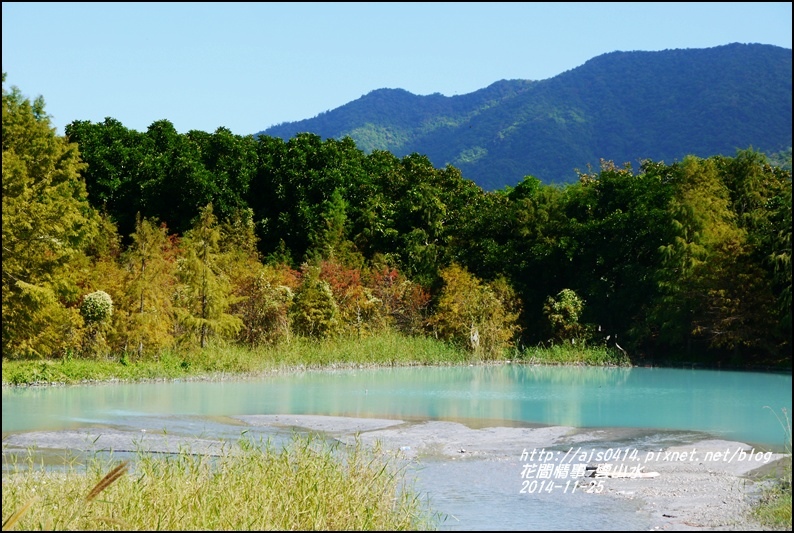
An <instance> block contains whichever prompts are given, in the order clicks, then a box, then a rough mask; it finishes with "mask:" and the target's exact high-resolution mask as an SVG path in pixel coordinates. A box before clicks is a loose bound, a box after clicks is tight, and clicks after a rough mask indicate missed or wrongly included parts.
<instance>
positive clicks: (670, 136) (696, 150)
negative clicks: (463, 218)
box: [257, 43, 792, 190]
mask: <svg viewBox="0 0 794 533" xmlns="http://www.w3.org/2000/svg"><path fill="white" fill-rule="evenodd" d="M791 67H792V65H791V49H788V48H781V47H777V46H772V45H764V44H739V43H734V44H728V45H724V46H717V47H714V48H704V49H677V50H663V51H658V52H643V51H633V52H611V53H608V54H603V55H601V56H598V57H595V58H593V59H590V60H589V61H587V62H586V63H584V64H583V65H581V66H579V67H577V68H574V69H571V70H568V71H566V72H563V73H562V74H559V75H557V76H555V77H553V78H549V79H547V80H541V81H529V80H502V81H498V82H496V83H494V84H492V85H490V86H488V87H486V88H484V89H480V90H479V91H475V92H473V93H470V94H465V95H460V96H443V95H441V94H438V93H436V94H431V95H427V96H418V95H415V94H412V93H410V92H408V91H405V90H402V89H378V90H375V91H372V92H370V93H368V94H366V95H364V96H362V97H361V98H359V99H358V100H354V101H352V102H350V103H347V104H345V105H343V106H341V107H339V108H336V109H333V110H331V111H326V112H325V113H321V114H319V115H317V116H316V117H314V118H311V119H306V120H300V121H297V122H286V123H282V124H278V125H275V126H272V127H270V128H268V129H266V130H263V131H261V132H259V133H258V134H257V135H260V134H261V135H268V136H272V137H280V138H282V139H285V140H287V139H290V138H292V137H293V136H295V134H297V133H300V132H310V133H314V134H317V135H319V136H320V137H322V138H323V139H327V138H336V139H341V138H343V137H345V136H349V137H351V138H352V139H353V140H354V141H355V142H356V145H357V146H358V147H359V148H361V149H362V150H364V151H365V152H367V153H369V152H371V151H373V150H388V151H390V152H392V153H393V154H394V155H396V156H399V157H402V156H404V155H407V154H410V153H413V152H418V153H421V154H425V155H427V156H428V157H429V159H430V160H431V161H432V162H433V164H434V165H435V166H437V167H443V166H445V165H446V164H451V165H453V166H455V167H457V168H459V169H460V170H461V172H462V173H463V176H464V177H466V178H468V179H471V180H473V181H474V182H476V183H477V184H478V185H480V186H481V187H482V188H483V189H486V190H494V189H501V188H503V187H504V186H506V185H510V186H512V185H515V184H516V183H518V182H519V181H521V180H522V179H523V178H524V177H525V176H527V175H532V176H535V177H536V178H538V179H540V180H541V181H543V182H545V183H567V182H571V181H574V180H576V179H577V178H578V175H577V173H576V171H577V170H581V171H583V172H584V171H587V169H588V166H590V167H592V168H593V169H594V170H597V169H598V168H599V161H600V160H601V159H606V160H612V161H614V162H615V163H616V164H618V165H622V164H623V163H626V162H628V163H630V164H631V165H632V167H633V168H638V166H639V162H640V161H641V160H643V159H651V160H654V161H663V162H665V163H667V164H669V163H673V162H674V161H678V160H680V159H682V158H683V157H684V156H686V155H689V154H692V155H697V156H700V157H709V156H712V155H718V154H722V155H727V156H733V155H735V153H736V150H737V149H747V148H751V147H752V148H754V149H756V150H761V151H764V152H767V153H775V152H780V151H783V150H786V149H787V148H789V147H791V144H792V142H791V136H792V109H791V97H792V86H791V77H792V75H791V72H792V68H791Z"/></svg>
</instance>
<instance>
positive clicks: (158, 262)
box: [117, 214, 176, 357]
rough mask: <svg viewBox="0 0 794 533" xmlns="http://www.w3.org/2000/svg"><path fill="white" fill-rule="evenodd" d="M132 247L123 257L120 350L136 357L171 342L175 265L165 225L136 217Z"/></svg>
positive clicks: (154, 350) (155, 350)
mask: <svg viewBox="0 0 794 533" xmlns="http://www.w3.org/2000/svg"><path fill="white" fill-rule="evenodd" d="M130 237H131V239H132V244H131V245H130V247H129V248H128V249H127V250H126V252H125V253H124V255H123V258H122V262H123V264H124V267H125V271H126V274H127V279H126V280H125V281H126V283H125V291H124V297H123V299H122V301H121V305H120V306H119V313H117V314H120V315H122V317H123V320H122V322H123V323H122V325H121V326H120V327H119V329H120V331H119V332H118V333H119V336H120V337H121V343H120V344H121V346H120V348H121V349H122V350H123V351H125V352H128V351H132V352H134V353H136V354H137V356H138V357H142V356H143V355H144V353H146V352H150V353H151V352H155V353H156V352H157V351H159V350H161V349H163V348H165V347H167V346H169V345H170V344H172V342H173V331H174V309H173V296H174V291H175V289H176V278H175V273H176V262H175V260H174V257H173V254H174V252H173V249H172V248H173V246H172V241H171V240H170V239H169V236H168V229H167V228H166V226H165V225H159V226H158V225H157V224H156V223H155V221H153V220H149V219H146V218H141V216H140V214H138V217H137V221H136V224H135V232H134V233H133V234H132V235H131V236H130Z"/></svg>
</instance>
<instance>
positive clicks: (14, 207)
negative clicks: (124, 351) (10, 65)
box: [2, 73, 98, 356]
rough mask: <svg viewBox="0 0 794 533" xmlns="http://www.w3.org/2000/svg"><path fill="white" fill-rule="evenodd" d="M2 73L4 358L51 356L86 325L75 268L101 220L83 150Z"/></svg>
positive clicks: (40, 102) (40, 103) (38, 101)
mask: <svg viewBox="0 0 794 533" xmlns="http://www.w3.org/2000/svg"><path fill="white" fill-rule="evenodd" d="M5 78H6V75H5V73H4V74H3V118H2V120H3V140H2V143H3V185H2V187H3V199H2V202H3V224H2V237H3V255H2V265H3V272H2V280H3V281H2V314H3V326H2V331H3V334H2V336H3V354H4V356H21V355H26V354H29V355H36V356H49V355H52V354H53V353H56V352H58V351H61V350H63V349H64V348H66V347H67V346H69V345H70V344H72V345H73V344H74V343H73V342H71V341H70V338H71V337H73V335H74V331H75V329H76V328H78V327H79V326H80V324H81V322H82V321H81V318H80V316H79V313H78V311H77V308H76V304H77V299H78V296H79V294H80V290H79V288H78V287H77V286H76V284H75V283H74V281H73V279H74V277H73V276H70V275H69V273H70V268H71V262H72V261H73V260H74V259H75V258H77V257H78V256H81V255H82V256H84V255H85V253H84V252H85V249H86V246H87V245H88V243H90V242H91V239H92V238H93V236H94V235H95V234H96V231H97V225H98V216H97V213H96V211H95V210H94V209H92V208H91V206H90V205H89V203H88V200H87V193H86V188H85V183H84V182H83V180H82V179H81V178H80V171H81V170H82V168H83V167H84V163H83V162H82V161H81V159H80V155H79V153H78V150H77V145H76V144H74V143H70V142H68V141H67V140H66V139H64V138H63V137H60V136H57V135H56V134H55V129H54V128H52V127H51V126H50V119H49V116H48V115H47V114H46V113H45V111H44V99H43V98H42V97H38V98H36V99H35V101H34V102H32V103H31V102H30V100H28V99H27V98H25V97H23V96H22V94H21V93H20V91H19V89H17V88H16V87H12V88H11V90H10V91H7V90H6V87H5Z"/></svg>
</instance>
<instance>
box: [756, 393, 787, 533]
mask: <svg viewBox="0 0 794 533" xmlns="http://www.w3.org/2000/svg"><path fill="white" fill-rule="evenodd" d="M770 409H771V408H770ZM775 416H776V417H777V419H778V422H780V424H781V426H782V427H783V430H784V431H785V433H786V439H787V444H786V451H787V453H788V458H787V459H786V463H785V464H784V466H783V468H782V472H781V473H780V475H779V477H777V478H776V479H773V480H771V483H769V484H767V486H766V488H765V489H764V491H763V493H762V495H761V499H760V501H759V503H758V505H757V506H756V507H755V508H754V509H753V516H754V517H755V518H756V520H758V521H759V522H760V523H761V525H762V526H764V527H767V528H770V529H774V530H788V531H791V473H792V471H791V419H790V418H789V417H788V412H787V411H786V410H785V409H783V416H782V417H780V416H778V415H777V413H775Z"/></svg>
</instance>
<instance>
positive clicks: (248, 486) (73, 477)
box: [2, 435, 435, 531]
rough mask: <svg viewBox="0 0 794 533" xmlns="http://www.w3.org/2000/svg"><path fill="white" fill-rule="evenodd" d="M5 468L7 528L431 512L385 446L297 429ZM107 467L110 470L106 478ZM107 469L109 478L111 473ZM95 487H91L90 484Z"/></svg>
mask: <svg viewBox="0 0 794 533" xmlns="http://www.w3.org/2000/svg"><path fill="white" fill-rule="evenodd" d="M30 463H31V464H29V465H27V468H24V469H22V468H20V469H17V471H14V472H10V473H7V474H4V475H3V489H2V491H3V501H2V507H3V530H6V529H11V528H16V529H20V530H34V529H38V530H41V529H52V530H88V531H91V530H120V529H121V530H153V529H157V530H274V529H275V530H406V529H407V530H417V529H430V528H432V527H434V525H435V523H434V522H433V516H434V515H432V514H431V512H430V510H429V508H428V507H427V505H426V502H424V501H423V500H421V499H420V497H419V495H418V494H417V493H416V492H415V491H414V490H413V488H412V487H411V486H409V485H407V484H406V482H405V477H404V475H403V474H404V469H403V467H400V466H398V465H397V464H396V463H395V462H394V458H393V457H388V456H386V455H385V454H383V453H382V452H381V451H380V450H379V449H378V448H377V447H376V448H374V449H370V448H364V447H363V446H362V445H361V444H360V443H356V444H355V445H353V446H350V447H347V448H342V447H340V445H339V444H338V443H337V444H329V443H328V442H327V441H324V440H322V439H320V438H318V437H312V436H311V435H309V436H304V437H301V436H297V435H296V436H294V437H293V441H292V442H291V443H290V444H288V445H287V446H285V447H283V448H281V449H279V450H277V449H275V448H274V447H273V446H272V445H271V444H270V443H269V442H268V443H258V444H257V443H253V442H251V441H250V440H244V439H243V440H241V441H240V442H239V443H237V444H236V445H234V446H229V447H228V448H226V452H225V453H224V454H223V455H222V456H221V457H214V458H213V457H208V456H202V455H196V454H191V453H189V451H185V452H182V453H180V454H178V455H175V456H171V457H169V456H154V455H151V454H145V453H139V454H137V457H136V459H134V460H132V461H131V462H130V464H129V465H127V464H124V463H122V464H117V463H115V464H114V463H113V462H112V461H111V460H107V459H106V460H104V461H100V460H99V459H93V460H92V461H89V462H88V463H87V464H86V465H83V466H75V465H71V466H70V467H69V468H68V469H67V470H65V471H63V472H54V471H51V470H45V469H44V468H43V467H35V465H34V464H33V462H32V459H31V460H30ZM105 473H107V475H105ZM103 475H104V477H103ZM92 487H93V488H92Z"/></svg>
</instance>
